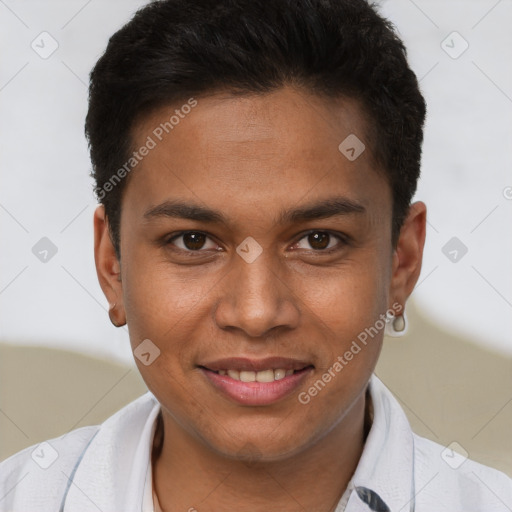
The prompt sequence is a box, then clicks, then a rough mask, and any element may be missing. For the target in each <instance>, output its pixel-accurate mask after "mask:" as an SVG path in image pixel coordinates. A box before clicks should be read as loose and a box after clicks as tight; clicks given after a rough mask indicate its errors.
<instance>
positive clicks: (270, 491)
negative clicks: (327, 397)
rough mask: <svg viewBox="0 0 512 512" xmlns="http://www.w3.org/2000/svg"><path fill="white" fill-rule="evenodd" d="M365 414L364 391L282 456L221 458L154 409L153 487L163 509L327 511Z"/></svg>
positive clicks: (353, 462) (360, 442) (348, 472)
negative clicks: (311, 440) (320, 432)
mask: <svg viewBox="0 0 512 512" xmlns="http://www.w3.org/2000/svg"><path fill="white" fill-rule="evenodd" d="M372 418H373V412H372V404H371V399H370V395H369V391H368V390H367V392H366V393H363V394H362V395H361V397H360V399H359V400H358V401H357V402H356V403H355V404H354V406H353V407H352V408H351V409H350V411H349V412H348V413H347V414H346V416H345V417H344V418H343V420H342V421H341V422H340V423H339V424H338V425H337V426H336V427H335V428H334V429H333V430H331V431H330V432H329V433H328V434H327V435H326V436H324V437H323V438H322V439H321V440H320V441H318V442H317V443H315V444H314V445H313V446H311V447H309V448H308V449H306V450H304V451H302V452H300V453H299V454H297V455H295V456H293V457H290V458H288V459H285V460H279V461H263V462H262V461H258V462H251V463H249V462H242V461H237V460H233V459H229V458H227V457H223V456H222V455H220V454H219V453H217V452H214V451H213V450H206V449H205V446H204V445H203V444H202V443H200V442H198V441H197V439H195V438H194V437H193V436H191V435H189V434H188V433H187V432H185V431H184V430H183V429H182V428H181V427H180V426H179V425H178V424H177V423H176V422H175V421H174V420H173V419H172V418H171V417H170V416H169V417H167V416H166V415H163V414H162V411H161V412H160V414H159V416H158V418H157V427H156V431H155V436H154V445H153V453H152V467H153V485H154V489H155V492H156V494H157V496H158V501H159V502H160V506H161V507H162V509H163V511H164V512H171V511H178V510H179V511H181V510H194V509H197V510H200V511H201V512H214V511H218V510H230V509H232V510H233V509H236V510H237V511H238V512H245V511H247V512H249V511H251V512H259V511H265V512H266V511H268V509H269V505H271V506H272V508H273V509H275V510H280V511H283V512H298V511H303V510H315V511H319V512H331V511H334V510H335V508H336V505H337V504H338V502H339V500H340V499H341V496H342V495H343V493H344V491H345V489H346V488H347V485H348V483H349V481H350V479H351V477H352V475H353V473H354V471H355V469H356V467H357V464H358V462H359V459H360V457H361V453H362V451H363V448H364V443H365V441H366V437H367V435H368V432H369V430H370V428H371V424H372Z"/></svg>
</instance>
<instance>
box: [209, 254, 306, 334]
mask: <svg viewBox="0 0 512 512" xmlns="http://www.w3.org/2000/svg"><path fill="white" fill-rule="evenodd" d="M234 259H235V261H234V262H233V267H232V269H231V270H230V272H229V273H228V274H227V275H226V276H225V278H224V279H223V280H222V282H223V286H222V288H221V290H222V291H221V294H222V295H221V297H220V298H219V299H218V301H217V303H216V306H215V312H214V318H215V321H216V323H217V325H218V327H219V328H222V329H228V330H239V331H243V333H244V335H245V336H246V337H251V338H264V337H265V336H267V335H268V333H269V332H270V331H271V330H279V328H282V329H293V328H295V327H297V325H298V323H299V319H300V309H299V307H298V305H297V302H298V301H297V298H296V297H295V296H294V294H293V290H292V288H291V284H290V283H289V282H287V281H286V277H285V275H284V274H285V273H283V272H279V264H278V262H276V258H275V257H274V255H272V254H270V251H263V253H262V254H261V255H260V256H259V257H258V258H257V259H256V260H255V261H252V262H251V263H248V262H246V261H244V260H243V259H242V258H240V257H239V256H238V255H236V256H235V258H234Z"/></svg>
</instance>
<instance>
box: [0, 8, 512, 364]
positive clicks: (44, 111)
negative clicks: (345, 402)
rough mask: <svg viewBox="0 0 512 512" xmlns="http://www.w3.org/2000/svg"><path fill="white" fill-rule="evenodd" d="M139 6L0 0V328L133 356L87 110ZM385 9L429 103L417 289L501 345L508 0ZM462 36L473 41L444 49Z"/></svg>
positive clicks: (423, 304) (507, 298)
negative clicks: (94, 75)
mask: <svg viewBox="0 0 512 512" xmlns="http://www.w3.org/2000/svg"><path fill="white" fill-rule="evenodd" d="M141 5H142V2H140V1H131V0H122V1H121V0H118V1H114V0H109V1H108V2H107V1H99V0H92V1H88V2H84V1H82V0H80V1H75V0H72V1H70V0H66V1H50V0H46V1H44V2H41V1H40V0H26V1H24V2H20V1H16V0H1V1H0V41H1V44H2V48H3V49H4V51H3V53H2V57H3V58H2V64H1V67H0V119H1V124H0V130H1V131H0V151H1V155H2V165H1V168H0V172H1V175H0V180H1V185H2V186H1V188H0V225H1V233H2V247H3V250H2V251H0V340H1V341H3V342H8V343H13V344H28V345H45V346H51V347H60V348H65V349H69V350H76V351H77V352H80V353H85V354H90V355H93V356H96V357H100V358H106V359H109V360H113V361H119V362H123V363H125V364H129V365H131V366H134V363H133V356H132V354H131V350H130V345H129V341H128V332H127V330H126V327H125V328H122V329H115V328H114V327H113V326H112V325H111V324H110V322H109V320H108V316H107V301H106V299H105V298H104V296H103V294H102V292H101V289H100V287H99V285H98V282H97V278H96V273H95V268H94V259H93V232H92V214H93V210H94V208H95V205H96V201H95V198H94V195H93V192H92V190H93V182H92V180H91V178H89V176H88V174H89V172H90V163H89V157H88V151H87V146H86V141H85V137H84V135H83V125H84V119H85V115H86V109H87V83H88V73H89V71H90V70H91V68H92V66H93V65H94V63H95V61H96V60H97V59H98V57H99V56H100V55H101V53H102V52H103V51H104V49H105V47H106V43H107V41H108V38H109V37H110V35H112V34H113V33H114V32H115V31H116V30H117V29H118V28H120V27H121V26H122V25H123V24H124V23H126V22H127V21H128V20H129V19H130V18H131V16H132V15H133V13H134V12H135V10H136V9H137V8H138V7H140V6H141ZM381 10H382V13H383V14H384V15H385V16H386V17H389V18H390V19H391V20H392V21H393V23H394V24H395V25H396V27H397V29H398V31H399V34H400V35H401V37H402V38H403V40H404V42H405V44H406V47H407V48H408V55H409V60H410V64H411V66H412V68H413V70H414V71H415V73H416V74H417V76H418V79H419V80H420V86H421V89H422V92H423V94H424V96H425V98H426V101H427V104H428V118H427V122H426V128H425V142H424V146H423V166H422V178H421V180H420V183H419V188H418V193H417V194H416V199H418V200H422V201H425V202H426V204H427V206H428V219H429V227H428V232H427V242H426V248H425V259H424V265H423V270H422V274H421V277H420V279H419V282H418V285H417V287H416V289H415V291H414V292H413V295H412V300H414V301H415V302H416V304H417V305H418V307H419V308H420V309H421V311H422V312H423V314H425V315H426V316H428V317H429V318H430V319H431V320H432V321H434V322H435V323H437V324H438V325H440V326H441V327H443V328H445V329H448V330H451V331H452V332H454V333H458V334H459V335H461V336H463V337H464V338H465V339H467V340H468V341H473V342H476V343H479V344H481V345H484V346H485V347H487V348H488V349H490V350H493V351H496V352H498V353H501V354H503V355H508V356H510V355H511V354H512V336H511V332H512V314H511V313H512V265H511V261H512V257H511V256H512V236H511V234H512V233H511V229H510V228H511V224H512V174H511V171H510V170H511V168H512V167H511V163H512V162H511V160H512V157H511V149H510V148H511V141H512V123H511V117H512V115H511V114H512V99H511V98H512V72H511V62H512V59H511V49H512V31H510V26H511V22H512V2H510V1H508V0H501V1H496V0H473V1H470V0H464V1H454V0H450V1H447V0H438V1H434V0H429V1H425V0H423V1H420V0H417V1H412V0H387V1H383V2H381ZM454 31H456V32H457V33H458V34H459V35H460V37H459V35H457V34H455V35H454V34H453V32H454ZM42 32H48V33H49V34H50V36H48V35H40V34H41V33H42ZM52 39H54V40H55V41H56V42H57V43H58V48H57V49H56V51H55V52H54V53H53V54H52V55H51V56H49V57H48V58H46V59H43V58H41V56H40V55H39V54H38V53H37V52H36V51H34V49H33V48H32V47H31V44H33V45H34V47H36V48H38V51H40V52H42V51H43V50H44V51H48V49H50V48H51V44H52ZM443 41H445V42H444V43H443ZM464 41H466V42H467V44H468V45H469V46H468V48H467V50H466V51H464V53H462V54H461V55H460V56H458V57H457V58H453V56H456V55H457V54H458V53H460V51H461V50H462V49H463V48H464V46H465V44H466V43H465V42H464ZM36 45H37V46H36ZM43 47H44V48H43ZM447 51H448V52H451V54H452V56H450V55H449V54H448V53H447ZM136 71H137V70H136V69H134V72H136ZM43 237H47V238H49V239H50V240H51V242H52V243H53V244H54V245H55V246H56V248H57V253H56V254H55V255H54V256H53V257H51V258H48V259H49V261H47V262H42V261H40V260H39V259H38V258H37V257H36V256H35V255H34V253H33V251H32V248H33V247H34V245H35V244H36V243H37V242H38V241H39V240H40V239H41V238H43ZM453 237H457V239H458V240H459V241H460V242H456V244H459V247H457V246H454V247H448V249H446V250H445V252H446V253H449V251H453V249H454V248H455V249H456V250H458V253H457V261H456V262H453V261H451V260H450V258H453V257H454V254H455V253H453V252H452V254H451V255H450V254H448V256H446V255H445V254H444V253H443V247H445V244H447V242H448V241H449V240H450V239H452V238H453ZM461 243H462V244H464V246H466V247H467V253H466V254H465V255H463V256H462V252H461V250H460V247H461V245H460V244H461Z"/></svg>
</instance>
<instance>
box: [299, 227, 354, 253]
mask: <svg viewBox="0 0 512 512" xmlns="http://www.w3.org/2000/svg"><path fill="white" fill-rule="evenodd" d="M303 240H305V241H306V244H303V242H302V241H303ZM336 240H338V242H341V243H338V244H336V243H335V242H336ZM344 242H345V240H344V239H343V237H342V236H338V235H334V234H333V233H329V232H328V231H310V232H309V233H308V234H306V235H305V236H304V237H302V238H301V239H300V240H299V242H297V244H296V247H297V248H298V249H311V248H312V249H313V250H314V251H320V252H321V251H325V252H329V250H330V249H336V245H338V246H340V247H339V248H341V246H343V245H344ZM301 244H303V246H302V247H301ZM305 245H306V246H305ZM307 245H309V247H307Z"/></svg>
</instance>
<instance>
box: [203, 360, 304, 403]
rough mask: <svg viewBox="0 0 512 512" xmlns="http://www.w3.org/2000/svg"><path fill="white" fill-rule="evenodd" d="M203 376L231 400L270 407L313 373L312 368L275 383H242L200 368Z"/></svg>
mask: <svg viewBox="0 0 512 512" xmlns="http://www.w3.org/2000/svg"><path fill="white" fill-rule="evenodd" d="M200 370H201V372H202V373H203V375H205V376H206V378H207V379H208V380H209V381H210V382H211V383H212V384H213V385H214V386H215V387H216V388H217V389H219V390H220V391H222V392H223V393H224V394H225V395H227V396H228V397H229V398H231V399H232V400H234V401H235V402H237V403H239V404H242V405H269V404H272V403H274V402H277V401H278V400H280V399H281V398H284V397H285V396H287V395H289V394H290V393H292V392H293V391H294V390H296V389H297V388H298V387H299V386H300V385H301V383H302V382H303V381H304V379H305V378H306V377H307V376H308V375H309V374H310V373H311V372H312V371H313V368H312V367H311V366H308V367H307V368H304V369H303V370H299V371H297V372H294V373H293V374H292V375H288V376H286V377H284V378H282V379H279V380H275V381H273V382H242V381H240V380H235V379H232V378H231V377H229V376H228V375H219V374H218V373H215V372H214V371H212V370H206V369H205V368H200Z"/></svg>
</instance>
